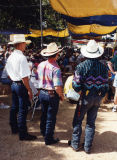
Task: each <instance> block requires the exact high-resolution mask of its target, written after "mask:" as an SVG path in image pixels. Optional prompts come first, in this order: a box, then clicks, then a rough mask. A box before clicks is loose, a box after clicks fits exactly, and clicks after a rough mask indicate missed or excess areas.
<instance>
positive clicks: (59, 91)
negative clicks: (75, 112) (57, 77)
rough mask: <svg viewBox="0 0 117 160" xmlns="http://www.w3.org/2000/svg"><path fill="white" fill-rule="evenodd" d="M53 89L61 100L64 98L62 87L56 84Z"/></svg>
mask: <svg viewBox="0 0 117 160" xmlns="http://www.w3.org/2000/svg"><path fill="white" fill-rule="evenodd" d="M55 90H56V92H57V94H58V95H59V97H60V98H61V100H63V99H64V94H63V89H62V87H61V86H57V87H55Z"/></svg>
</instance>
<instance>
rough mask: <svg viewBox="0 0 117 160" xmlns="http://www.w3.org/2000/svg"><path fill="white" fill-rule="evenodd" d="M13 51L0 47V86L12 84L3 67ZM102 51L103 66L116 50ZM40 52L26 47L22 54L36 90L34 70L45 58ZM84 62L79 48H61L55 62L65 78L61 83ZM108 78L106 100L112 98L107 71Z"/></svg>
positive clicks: (107, 49) (11, 48)
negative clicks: (108, 89)
mask: <svg viewBox="0 0 117 160" xmlns="http://www.w3.org/2000/svg"><path fill="white" fill-rule="evenodd" d="M13 50H14V48H13V46H11V45H2V46H0V82H1V83H2V84H8V85H10V84H11V83H12V82H11V80H10V79H9V78H8V75H7V73H6V70H5V68H4V67H5V64H6V61H7V58H8V57H9V55H10V54H11V53H12V51H13ZM104 50H105V51H104V54H103V56H102V57H101V58H100V61H101V62H102V63H103V64H105V65H107V61H109V60H110V59H111V58H112V57H113V55H115V54H116V53H117V49H116V48H115V52H114V54H113V49H112V48H106V47H105V48H104ZM40 51H41V49H38V48H36V49H35V48H29V47H28V46H27V49H26V50H25V52H24V54H25V56H26V58H27V60H28V63H29V66H30V69H31V71H32V77H31V79H32V82H33V83H34V86H35V87H36V88H38V86H37V84H36V80H37V79H38V76H37V71H36V69H37V66H38V65H39V63H40V62H42V61H44V60H45V58H44V57H43V56H41V54H40ZM84 60H85V57H83V56H82V55H81V53H80V48H77V49H76V48H75V49H74V48H73V47H67V46H66V47H64V48H63V50H62V52H61V53H60V55H59V57H58V60H57V62H58V65H59V66H60V68H61V71H62V76H63V77H65V79H63V82H65V80H66V78H67V77H66V76H68V75H66V73H68V72H69V73H71V74H73V72H74V70H75V67H76V66H77V65H78V64H79V63H81V62H82V61H84ZM107 67H108V66H107ZM65 75H66V76H65ZM109 77H110V91H111V92H110V91H109V95H108V98H109V99H111V97H112V96H113V93H112V81H113V79H114V75H113V74H112V73H110V71H109ZM34 79H35V80H34Z"/></svg>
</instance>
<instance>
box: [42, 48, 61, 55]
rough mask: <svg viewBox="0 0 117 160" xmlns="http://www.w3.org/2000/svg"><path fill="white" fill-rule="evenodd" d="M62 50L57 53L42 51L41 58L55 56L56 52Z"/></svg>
mask: <svg viewBox="0 0 117 160" xmlns="http://www.w3.org/2000/svg"><path fill="white" fill-rule="evenodd" d="M62 50H63V48H62V49H58V50H57V51H55V52H52V53H51V52H48V51H47V49H43V50H42V51H41V53H40V54H41V55H42V56H45V57H49V56H52V55H54V54H57V53H58V52H61V51H62Z"/></svg>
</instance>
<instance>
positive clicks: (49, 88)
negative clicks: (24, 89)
mask: <svg viewBox="0 0 117 160" xmlns="http://www.w3.org/2000/svg"><path fill="white" fill-rule="evenodd" d="M60 51H61V49H59V48H58V47H57V45H56V43H54V42H53V43H50V44H49V45H47V48H46V49H43V50H42V51H41V55H42V56H43V57H47V60H45V61H43V62H41V63H40V64H39V65H38V69H37V72H38V81H39V89H40V94H39V100H40V104H41V107H42V115H41V122H40V130H41V134H42V135H43V136H44V139H45V144H46V145H51V144H55V143H58V141H59V139H58V138H56V139H55V138H54V129H55V124H56V115H57V112H58V108H59V100H62V101H63V100H64V95H63V89H62V85H63V83H62V77H61V70H60V68H59V66H58V64H57V62H56V60H57V58H58V55H59V52H60Z"/></svg>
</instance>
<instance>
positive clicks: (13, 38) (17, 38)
mask: <svg viewBox="0 0 117 160" xmlns="http://www.w3.org/2000/svg"><path fill="white" fill-rule="evenodd" d="M23 42H25V43H26V44H30V43H31V41H30V40H26V39H25V36H24V34H11V35H10V42H9V43H8V44H17V43H23Z"/></svg>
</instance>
